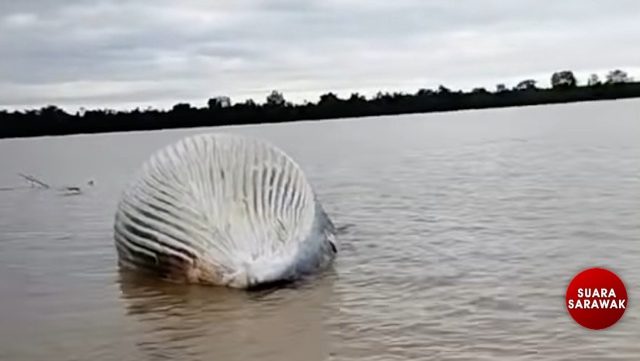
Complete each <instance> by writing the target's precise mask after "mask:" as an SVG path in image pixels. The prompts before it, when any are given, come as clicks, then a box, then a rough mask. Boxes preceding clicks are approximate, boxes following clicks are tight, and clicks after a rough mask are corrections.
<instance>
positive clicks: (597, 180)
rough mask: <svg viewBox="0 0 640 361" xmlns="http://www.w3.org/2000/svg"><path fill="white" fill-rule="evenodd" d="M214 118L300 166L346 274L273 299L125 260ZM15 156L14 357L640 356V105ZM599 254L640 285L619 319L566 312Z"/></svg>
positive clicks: (262, 130)
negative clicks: (181, 147)
mask: <svg viewBox="0 0 640 361" xmlns="http://www.w3.org/2000/svg"><path fill="white" fill-rule="evenodd" d="M209 131H215V132H229V133H236V134H244V135H251V136H258V137H261V138H264V139H267V140H269V141H271V142H272V143H274V144H275V145H277V146H278V147H280V148H281V149H283V150H284V151H285V152H287V153H288V154H289V155H290V156H291V157H292V158H293V159H294V160H295V161H296V162H298V163H299V164H300V165H301V167H302V168H303V169H304V170H305V172H306V174H307V177H308V178H309V180H310V182H311V183H312V184H313V185H314V187H315V189H316V191H317V193H318V197H319V199H320V201H321V202H322V204H323V206H324V207H325V209H326V210H327V212H328V213H329V215H330V216H331V217H332V219H333V221H334V222H335V223H336V226H337V227H338V228H339V230H340V234H339V243H340V244H339V254H338V258H337V259H336V262H335V264H334V266H333V268H332V269H331V270H329V271H327V272H325V273H323V274H321V275H318V276H317V277H314V278H312V279H309V280H305V281H304V282H300V283H296V284H294V285H288V286H287V287H281V288H268V289H264V290H259V291H255V292H245V291H238V290H229V289H223V288H213V287H198V286H185V285H177V284H170V283H166V282H161V281H157V280H153V279H149V278H146V277H139V276H136V275H131V274H128V273H122V272H119V271H118V268H117V266H116V264H117V260H116V253H115V249H114V245H113V230H112V229H113V216H114V212H115V206H116V204H117V201H118V198H119V196H120V192H121V191H122V190H123V187H124V185H125V184H126V182H127V181H128V180H129V179H130V177H131V175H132V173H133V172H134V171H136V170H137V169H138V167H139V166H140V164H141V163H142V162H143V161H144V160H146V159H147V157H148V156H149V155H150V154H151V153H152V152H154V151H155V150H157V149H158V148H160V147H162V146H165V145H167V144H169V143H172V142H174V141H177V140H178V139H180V138H182V137H184V136H186V135H190V134H196V133H202V132H209ZM0 169H2V172H1V173H0V189H1V190H0V297H1V299H0V359H2V360H36V359H46V360H87V359H91V360H97V361H101V360H147V359H148V360H156V359H159V360H162V359H185V360H186V359H190V360H199V359H209V360H210V359H216V360H252V359H260V360H325V359H335V360H352V359H353V360H355V359H358V360H360V359H367V360H414V359H487V360H495V359H505V360H540V359H554V360H561V359H566V360H578V359H585V360H587V359H591V360H604V359H617V360H635V359H638V356H640V345H639V344H638V343H637V340H638V339H640V314H639V313H638V312H637V310H636V302H637V300H638V299H639V297H638V296H640V293H639V292H638V289H637V287H636V285H638V284H640V269H639V268H638V267H637V265H638V264H639V263H640V246H639V244H638V237H639V236H640V207H639V205H640V101H638V100H625V101H607V102H592V103H574V104H567V105H553V106H539V107H525V108H509V109H492V110H481V111H465V112H455V113H441V114H414V115H401V116H389V117H371V118H361V119H344V120H331V121H318V122H299V123H289V124H277V125H255V126H243V127H218V128H199V129H186V130H166V131H150V132H132V133H115V134H98V135H76V136H67V137H42V138H33V139H5V140H0ZM18 173H24V174H29V175H32V176H35V177H37V178H38V179H41V180H43V181H45V182H47V183H49V184H50V185H51V186H52V188H51V189H48V190H44V189H38V188H29V187H28V185H27V183H25V182H24V181H23V180H22V179H21V178H20V177H19V176H18ZM89 180H93V181H94V185H93V186H89V185H88V184H87V182H88V181H89ZM63 186H79V187H81V193H80V194H75V193H69V192H63V191H60V190H58V189H57V188H58V187H63ZM594 266H601V267H606V268H609V269H611V270H613V271H615V272H616V273H617V274H618V275H619V276H620V277H621V278H622V279H623V281H624V282H625V284H626V286H627V290H628V292H629V309H628V310H627V311H626V313H625V315H624V317H623V318H622V319H621V321H620V322H619V323H618V324H616V325H614V326H613V327H611V328H610V329H607V330H604V331H590V330H586V329H584V328H581V327H580V326H579V325H577V324H576V323H575V322H574V321H573V320H572V319H571V318H570V317H569V316H568V314H567V312H566V309H565V306H564V292H565V289H566V286H567V284H568V282H569V281H570V279H571V278H572V277H573V276H574V275H575V274H576V273H578V272H579V271H580V270H582V269H584V268H587V267H594Z"/></svg>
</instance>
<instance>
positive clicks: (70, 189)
mask: <svg viewBox="0 0 640 361" xmlns="http://www.w3.org/2000/svg"><path fill="white" fill-rule="evenodd" d="M18 175H19V176H20V177H22V178H24V179H25V180H26V181H27V182H29V185H30V186H31V187H34V186H37V187H38V188H42V189H51V188H52V187H51V186H50V185H49V184H47V183H45V182H44V181H42V180H40V179H38V178H36V177H34V176H32V175H29V174H24V173H18ZM87 184H88V185H89V186H93V180H90V181H89V182H88V183H87ZM18 188H19V187H7V188H0V190H14V189H18ZM55 189H57V190H59V191H61V192H64V195H77V194H82V189H81V188H80V187H78V186H63V187H57V188H55Z"/></svg>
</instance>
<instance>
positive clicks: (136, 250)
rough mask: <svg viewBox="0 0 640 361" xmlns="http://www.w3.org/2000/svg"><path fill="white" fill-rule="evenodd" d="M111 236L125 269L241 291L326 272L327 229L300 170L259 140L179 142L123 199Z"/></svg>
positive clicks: (330, 254) (329, 254) (330, 231)
mask: <svg viewBox="0 0 640 361" xmlns="http://www.w3.org/2000/svg"><path fill="white" fill-rule="evenodd" d="M114 236H115V242H116V247H117V250H118V256H119V262H120V264H121V265H122V266H123V267H124V268H128V269H134V270H140V271H146V272H152V273H155V274H158V275H160V276H161V277H164V278H167V279H170V280H174V281H183V282H190V283H204V284H212V285H223V286H229V287H234V288H247V287H252V286H257V285H261V284H264V283H271V282H277V281H286V280H294V279H296V278H299V277H301V276H303V275H306V274H310V273H313V272H316V271H319V270H321V269H323V268H326V267H327V266H328V265H330V264H331V262H332V260H333V259H334V257H335V254H336V245H335V229H334V227H333V224H332V223H331V221H330V219H329V218H328V216H327V215H326V213H325V212H324V210H323V209H322V206H321V205H320V203H319V202H318V201H317V199H316V196H315V193H314V192H313V189H312V187H311V185H310V184H309V183H308V181H307V180H306V178H305V175H304V173H303V172H302V170H301V169H300V167H299V166H298V165H297V164H296V163H295V162H294V161H293V160H291V158H289V157H288V156H287V155H286V154H285V153H284V152H283V151H281V150H280V149H278V148H276V147H274V146H273V145H270V144H268V143H266V142H264V141H261V140H258V139H254V138H247V137H241V136H236V135H229V134H203V135H197V136H193V137H188V138H185V139H182V140H181V141H179V142H178V143H176V144H173V145H170V146H167V147H165V148H164V149H162V150H160V151H158V152H157V153H155V154H154V155H153V156H152V157H151V158H150V159H149V160H148V161H147V162H146V163H145V164H144V165H143V167H142V169H141V170H140V172H139V173H138V174H137V175H136V176H135V177H134V180H133V182H132V183H131V184H130V185H129V186H128V187H127V188H126V190H125V191H124V192H123V195H122V198H121V200H120V203H119V205H118V210H117V212H116V219H115V227H114Z"/></svg>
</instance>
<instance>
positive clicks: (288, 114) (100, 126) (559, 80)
mask: <svg viewBox="0 0 640 361" xmlns="http://www.w3.org/2000/svg"><path fill="white" fill-rule="evenodd" d="M631 97H640V82H635V81H634V80H633V78H631V77H630V76H629V75H628V74H627V73H626V72H624V71H622V70H613V71H610V72H609V73H608V74H606V76H605V79H604V81H601V80H600V78H599V77H598V75H597V74H592V75H591V76H590V77H589V79H588V80H587V84H586V85H582V86H581V85H579V84H578V81H577V79H576V77H575V75H574V74H573V72H572V71H569V70H565V71H559V72H555V73H553V74H552V76H551V87H550V88H539V87H538V86H537V83H536V81H535V80H533V79H525V80H523V81H521V82H519V83H518V84H517V85H516V86H514V87H513V88H507V87H506V86H505V85H504V84H497V85H496V89H495V90H493V91H489V90H487V89H485V88H474V89H472V90H471V91H469V92H463V91H459V90H458V91H453V90H451V89H449V88H447V87H445V86H444V85H440V86H439V87H438V88H437V89H435V90H432V89H420V90H418V91H417V92H416V93H415V94H407V93H400V92H394V93H383V92H378V93H377V94H376V95H375V96H374V97H371V98H369V99H367V98H366V97H364V96H362V95H360V94H358V93H353V94H351V96H350V97H348V98H346V99H343V98H339V97H338V96H337V95H335V94H334V93H331V92H329V93H326V94H323V95H321V96H320V98H319V100H318V101H317V102H316V103H312V102H305V103H303V104H292V103H291V102H288V101H287V100H286V99H285V97H284V96H283V94H282V93H281V92H279V91H276V90H274V91H272V92H271V93H270V94H268V95H267V97H266V99H265V102H264V103H262V104H258V103H256V102H255V101H253V100H252V99H248V100H246V101H244V102H240V103H235V104H232V103H231V99H230V98H229V97H227V96H218V97H213V98H210V99H209V101H208V102H207V106H206V107H202V108H197V107H194V106H192V105H191V104H188V103H178V104H176V105H174V106H173V107H172V108H171V109H170V110H159V109H152V108H149V109H145V110H140V109H137V108H136V109H133V110H128V111H114V110H109V109H97V110H82V111H78V112H76V113H73V114H70V113H67V112H66V111H64V110H63V109H60V108H59V107H57V106H54V105H50V106H46V107H43V108H41V109H32V110H23V111H7V110H0V138H6V137H28V136H41V135H64V134H74V133H101V132H115V131H133V130H152V129H164V128H186V127H202V126H216V125H233V124H255V123H276V122H290V121H295V120H314V119H328V118H347V117H361V116H374V115H391V114H402V113H427V112H438V111H453V110H463V109H482V108H494V107H507V106H522V105H538V104H551V103H566V102H575V101H589V100H604V99H617V98H631Z"/></svg>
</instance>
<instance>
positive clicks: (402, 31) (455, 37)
mask: <svg viewBox="0 0 640 361" xmlns="http://www.w3.org/2000/svg"><path fill="white" fill-rule="evenodd" d="M639 43H640V3H638V2H636V1H631V0H618V1H610V2H606V3H605V2H602V1H594V0H589V1H585V0H582V1H580V0H567V1H562V2H558V1H535V0H523V1H518V2H514V1H509V0H490V1H482V2H479V1H472V0H462V1H456V2H455V3H454V2H452V1H444V0H438V1H418V0H407V1H397V2H387V1H382V0H368V1H367V0H343V1H337V0H328V1H307V2H302V1H296V0H277V1H266V0H265V1H258V0H255V1H250V0H240V1H233V2H230V1H229V2H227V1H225V2H216V3H215V4H211V3H210V2H207V1H204V0H188V1H182V2H179V3H177V2H170V1H166V0H162V1H154V2H144V1H141V0H131V1H121V0H103V1H88V0H70V1H65V2H64V3H61V2H57V1H56V2H52V1H46V0H23V1H19V2H18V1H16V2H6V3H4V2H3V3H2V4H0V108H3V109H25V108H37V107H41V106H44V105H48V104H54V105H57V106H60V107H62V108H65V109H68V110H74V109H77V108H79V107H85V108H112V109H132V108H135V107H140V108H145V107H149V106H151V107H154V108H170V107H171V106H172V105H173V104H176V103H179V102H189V103H191V104H192V105H194V106H203V105H205V104H206V102H207V99H208V98H211V97H215V96H223V95H224V96H229V97H231V99H232V101H233V102H242V101H245V100H246V99H248V98H252V99H254V100H256V101H257V102H263V101H264V98H265V96H266V95H267V94H268V93H269V92H270V91H271V90H273V89H277V90H279V91H281V92H282V93H283V94H284V96H285V98H286V99H287V100H289V101H293V102H302V101H304V100H308V101H317V99H318V97H319V96H320V95H321V94H323V93H327V92H334V93H336V94H338V95H339V96H341V97H347V96H349V94H351V93H353V92H359V93H361V94H364V95H366V96H372V95H373V94H375V93H376V92H378V91H389V92H394V91H401V92H410V93H415V92H416V91H417V90H418V89H420V88H431V89H433V88H437V87H438V85H440V84H443V85H445V86H447V87H449V88H451V89H463V90H468V89H471V88H474V87H485V88H487V89H494V88H495V85H496V84H497V83H505V84H507V86H514V85H515V84H516V83H517V82H518V81H519V80H523V79H528V78H533V79H535V80H537V81H538V82H539V84H540V86H548V84H549V78H550V77H551V74H552V73H553V72H554V71H559V70H572V71H573V72H574V73H575V74H576V76H577V77H578V80H579V82H580V83H585V82H586V79H587V77H588V75H589V74H591V73H597V74H598V75H599V76H600V77H601V78H603V77H604V75H605V74H606V73H607V72H608V71H609V70H612V69H622V70H625V71H627V72H628V73H629V74H630V75H631V76H634V77H636V78H638V76H639V75H640V62H638V60H640V49H638V47H637V44H639Z"/></svg>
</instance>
